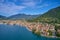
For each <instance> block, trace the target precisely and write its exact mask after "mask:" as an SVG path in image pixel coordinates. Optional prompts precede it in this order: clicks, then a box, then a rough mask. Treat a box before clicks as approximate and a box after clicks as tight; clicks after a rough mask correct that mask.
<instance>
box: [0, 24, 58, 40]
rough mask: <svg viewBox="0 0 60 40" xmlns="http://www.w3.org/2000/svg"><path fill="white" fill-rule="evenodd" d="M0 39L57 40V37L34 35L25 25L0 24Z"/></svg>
mask: <svg viewBox="0 0 60 40" xmlns="http://www.w3.org/2000/svg"><path fill="white" fill-rule="evenodd" d="M0 40H59V39H58V38H46V37H42V36H40V37H39V36H36V35H34V34H33V33H32V32H30V31H28V30H27V29H26V28H25V27H20V26H18V25H13V26H12V25H4V24H2V25H0Z"/></svg>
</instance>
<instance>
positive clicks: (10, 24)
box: [0, 23, 60, 38]
mask: <svg viewBox="0 0 60 40" xmlns="http://www.w3.org/2000/svg"><path fill="white" fill-rule="evenodd" d="M0 24H4V23H0ZM5 25H8V24H5ZM9 25H11V24H9ZM12 25H14V24H12ZM15 25H16V24H15ZM20 25H21V24H19V26H20ZM21 26H24V25H21ZM25 27H26V29H27V30H28V31H31V32H32V30H31V29H30V28H29V27H28V26H25ZM40 36H43V37H48V38H60V37H56V36H44V35H40Z"/></svg>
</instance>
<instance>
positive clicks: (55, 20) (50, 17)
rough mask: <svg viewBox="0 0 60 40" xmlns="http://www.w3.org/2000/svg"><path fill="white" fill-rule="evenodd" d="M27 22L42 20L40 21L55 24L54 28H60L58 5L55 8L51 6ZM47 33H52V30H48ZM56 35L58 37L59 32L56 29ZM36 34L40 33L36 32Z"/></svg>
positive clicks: (59, 8) (59, 9)
mask: <svg viewBox="0 0 60 40" xmlns="http://www.w3.org/2000/svg"><path fill="white" fill-rule="evenodd" d="M28 21H29V22H42V23H48V24H53V25H54V26H55V30H58V29H60V6H59V7H57V8H53V9H51V10H49V11H48V12H46V13H45V14H43V15H40V16H39V17H37V18H35V19H32V20H28ZM49 33H50V34H49V35H52V32H51V31H49ZM56 33H57V34H56V36H59V37H60V34H59V33H58V32H57V31H56ZM37 34H40V33H39V32H37Z"/></svg>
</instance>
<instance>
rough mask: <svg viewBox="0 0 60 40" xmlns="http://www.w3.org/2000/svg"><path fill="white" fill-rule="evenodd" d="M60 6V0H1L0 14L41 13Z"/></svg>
mask: <svg viewBox="0 0 60 40" xmlns="http://www.w3.org/2000/svg"><path fill="white" fill-rule="evenodd" d="M57 6H60V0H0V15H5V16H10V15H14V14H18V13H25V14H31V15H36V14H41V13H44V12H46V11H48V10H50V9H52V8H55V7H57Z"/></svg>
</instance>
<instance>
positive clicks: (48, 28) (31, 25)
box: [0, 20, 59, 37]
mask: <svg viewBox="0 0 60 40" xmlns="http://www.w3.org/2000/svg"><path fill="white" fill-rule="evenodd" d="M0 24H7V25H20V26H24V27H26V28H27V29H28V30H29V31H32V32H33V31H34V33H38V32H39V35H42V36H51V37H55V26H53V25H51V24H47V23H44V24H43V23H39V22H37V23H36V22H27V21H21V20H0ZM58 32H59V31H58Z"/></svg>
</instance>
